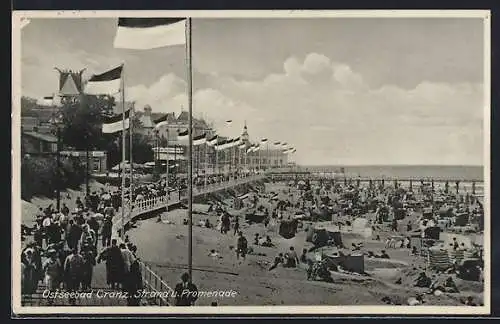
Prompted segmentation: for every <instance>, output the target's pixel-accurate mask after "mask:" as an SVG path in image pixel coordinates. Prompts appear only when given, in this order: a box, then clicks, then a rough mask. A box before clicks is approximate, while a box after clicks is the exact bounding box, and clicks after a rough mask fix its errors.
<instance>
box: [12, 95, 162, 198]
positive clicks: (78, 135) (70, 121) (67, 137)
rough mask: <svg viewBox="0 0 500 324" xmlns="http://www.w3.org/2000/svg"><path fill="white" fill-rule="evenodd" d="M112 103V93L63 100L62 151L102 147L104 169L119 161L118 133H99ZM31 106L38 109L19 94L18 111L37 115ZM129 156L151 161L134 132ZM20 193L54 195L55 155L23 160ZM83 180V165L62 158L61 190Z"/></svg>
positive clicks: (145, 144)
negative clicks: (106, 164)
mask: <svg viewBox="0 0 500 324" xmlns="http://www.w3.org/2000/svg"><path fill="white" fill-rule="evenodd" d="M115 105H116V102H115V99H114V97H112V96H91V95H81V96H80V97H79V98H78V100H65V101H63V102H62V104H61V107H60V108H59V113H60V114H59V120H60V129H61V133H60V134H61V145H62V150H66V149H74V150H79V151H85V150H102V151H106V152H107V161H108V168H111V167H113V166H114V165H116V164H118V163H120V162H121V160H122V149H121V148H122V133H121V132H117V133H114V134H103V133H102V122H103V119H104V117H105V116H111V115H113V107H114V106H115ZM34 108H41V107H40V106H39V105H38V104H37V101H36V100H35V99H31V98H28V97H23V98H22V99H21V111H22V115H23V116H37V113H36V111H35V109H34ZM132 127H133V128H140V127H142V125H141V122H140V120H139V119H138V118H134V119H133V120H132ZM126 135H127V136H126V143H125V146H126V150H125V154H126V160H129V146H130V145H129V135H128V132H127V134H126ZM132 141H133V152H132V153H133V159H134V162H136V163H144V162H148V161H152V160H153V159H154V154H153V151H152V147H151V145H150V144H149V143H148V138H147V137H146V136H144V135H142V134H140V133H134V135H133V138H132ZM21 169H22V170H21V172H22V195H23V199H25V198H26V199H29V198H30V197H32V196H33V195H46V196H48V197H53V196H54V190H55V188H56V172H57V167H56V162H55V157H54V156H50V157H38V156H37V157H31V158H29V159H25V160H23V163H22V166H21ZM84 180H85V168H83V167H82V166H81V165H80V163H79V162H76V161H71V160H68V161H65V162H64V167H63V168H61V189H64V188H67V187H74V186H77V185H79V184H81V183H82V182H83V181H84Z"/></svg>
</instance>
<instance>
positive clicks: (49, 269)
mask: <svg viewBox="0 0 500 324" xmlns="http://www.w3.org/2000/svg"><path fill="white" fill-rule="evenodd" d="M47 253H48V254H49V258H48V259H47V260H46V261H45V263H44V264H43V272H44V273H45V278H44V282H45V286H46V289H47V290H49V291H50V292H53V291H55V290H56V289H57V288H58V286H59V280H60V277H61V263H60V262H59V260H58V259H57V254H56V253H57V252H56V250H54V249H50V250H48V251H47ZM48 302H49V305H52V304H53V303H54V299H50V298H49V300H48Z"/></svg>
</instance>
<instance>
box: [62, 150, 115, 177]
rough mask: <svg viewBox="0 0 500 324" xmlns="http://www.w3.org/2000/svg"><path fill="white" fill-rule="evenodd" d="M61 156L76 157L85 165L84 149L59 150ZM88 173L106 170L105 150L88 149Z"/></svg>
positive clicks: (85, 153) (104, 171)
mask: <svg viewBox="0 0 500 324" xmlns="http://www.w3.org/2000/svg"><path fill="white" fill-rule="evenodd" d="M60 154H61V156H65V157H71V158H77V159H78V160H80V163H81V164H82V165H83V166H86V162H87V152H86V151H61V152H60ZM88 163H89V173H91V174H92V173H106V172H107V163H108V161H107V152H105V151H89V154H88Z"/></svg>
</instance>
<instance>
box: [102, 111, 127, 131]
mask: <svg viewBox="0 0 500 324" xmlns="http://www.w3.org/2000/svg"><path fill="white" fill-rule="evenodd" d="M129 127H130V109H129V110H127V111H126V112H125V128H123V114H118V115H115V116H111V117H104V120H103V123H102V132H103V133H105V134H110V133H116V132H120V131H122V130H125V129H128V128H129Z"/></svg>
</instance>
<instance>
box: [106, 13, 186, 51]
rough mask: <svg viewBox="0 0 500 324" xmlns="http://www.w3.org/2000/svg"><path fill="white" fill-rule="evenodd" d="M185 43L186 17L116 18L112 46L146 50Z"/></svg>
mask: <svg viewBox="0 0 500 324" xmlns="http://www.w3.org/2000/svg"><path fill="white" fill-rule="evenodd" d="M185 43H186V18H118V28H117V30H116V35H115V40H114V43H113V46H114V47H115V48H127V49H136V50H147V49H153V48H159V47H165V46H173V45H182V44H185Z"/></svg>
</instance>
